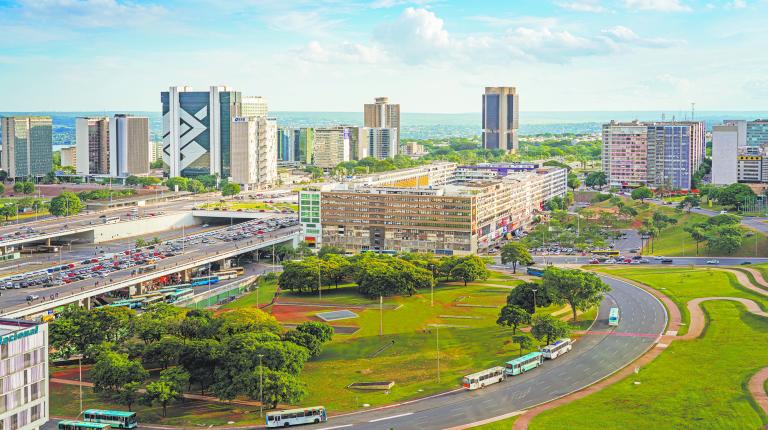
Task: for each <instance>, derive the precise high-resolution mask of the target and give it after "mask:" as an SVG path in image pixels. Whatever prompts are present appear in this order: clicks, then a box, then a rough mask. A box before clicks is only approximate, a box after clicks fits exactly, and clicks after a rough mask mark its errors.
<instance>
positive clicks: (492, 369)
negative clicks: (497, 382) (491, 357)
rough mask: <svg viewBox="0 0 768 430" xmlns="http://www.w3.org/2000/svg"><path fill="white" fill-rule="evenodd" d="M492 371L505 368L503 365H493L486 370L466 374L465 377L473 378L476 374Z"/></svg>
mask: <svg viewBox="0 0 768 430" xmlns="http://www.w3.org/2000/svg"><path fill="white" fill-rule="evenodd" d="M490 371H502V372H503V371H504V368H503V367H501V366H494V367H491V368H488V369H485V370H481V371H479V372H475V373H471V374H469V375H466V376H465V378H470V379H472V378H473V377H475V376H479V375H483V374H486V373H488V372H490Z"/></svg>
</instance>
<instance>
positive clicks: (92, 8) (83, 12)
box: [19, 0, 166, 27]
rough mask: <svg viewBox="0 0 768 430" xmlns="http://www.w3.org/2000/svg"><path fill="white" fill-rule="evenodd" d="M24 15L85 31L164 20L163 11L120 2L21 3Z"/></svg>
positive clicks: (62, 0) (60, 0) (23, 0)
mask: <svg viewBox="0 0 768 430" xmlns="http://www.w3.org/2000/svg"><path fill="white" fill-rule="evenodd" d="M19 5H20V6H21V10H22V13H23V14H24V15H26V16H27V17H28V18H31V19H34V20H36V21H37V20H40V19H41V18H42V19H45V20H55V21H57V22H62V23H66V24H67V25H73V24H74V25H76V26H83V27H122V26H132V27H135V26H140V25H147V24H150V23H154V22H157V21H159V20H161V19H162V18H163V17H164V15H165V14H166V10H165V8H164V7H162V6H159V5H154V4H146V5H144V4H136V3H133V2H126V1H117V0H21V1H20V2H19Z"/></svg>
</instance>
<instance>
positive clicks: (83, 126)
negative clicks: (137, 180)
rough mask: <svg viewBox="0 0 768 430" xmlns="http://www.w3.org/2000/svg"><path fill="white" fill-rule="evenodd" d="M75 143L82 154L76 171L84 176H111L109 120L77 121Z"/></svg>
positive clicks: (84, 119) (78, 119) (100, 118)
mask: <svg viewBox="0 0 768 430" xmlns="http://www.w3.org/2000/svg"><path fill="white" fill-rule="evenodd" d="M75 143H76V145H75V146H76V147H77V152H78V153H79V154H80V157H79V159H78V163H77V166H75V171H76V172H77V173H79V174H82V175H106V174H109V118H108V117H96V118H85V117H83V118H77V119H75Z"/></svg>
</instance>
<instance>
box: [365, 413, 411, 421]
mask: <svg viewBox="0 0 768 430" xmlns="http://www.w3.org/2000/svg"><path fill="white" fill-rule="evenodd" d="M408 415H413V412H408V413H405V414H400V415H392V416H391V417H384V418H376V419H375V420H370V421H368V422H369V423H377V422H379V421H384V420H392V419H395V418H400V417H407V416H408Z"/></svg>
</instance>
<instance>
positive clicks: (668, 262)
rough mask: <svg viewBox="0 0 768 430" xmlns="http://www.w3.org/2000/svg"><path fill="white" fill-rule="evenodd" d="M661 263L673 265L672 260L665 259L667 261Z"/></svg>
mask: <svg viewBox="0 0 768 430" xmlns="http://www.w3.org/2000/svg"><path fill="white" fill-rule="evenodd" d="M661 263H662V264H672V259H671V258H665V259H663V260H661Z"/></svg>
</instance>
